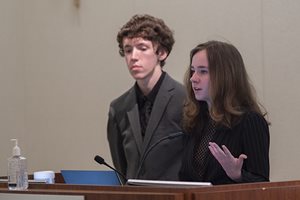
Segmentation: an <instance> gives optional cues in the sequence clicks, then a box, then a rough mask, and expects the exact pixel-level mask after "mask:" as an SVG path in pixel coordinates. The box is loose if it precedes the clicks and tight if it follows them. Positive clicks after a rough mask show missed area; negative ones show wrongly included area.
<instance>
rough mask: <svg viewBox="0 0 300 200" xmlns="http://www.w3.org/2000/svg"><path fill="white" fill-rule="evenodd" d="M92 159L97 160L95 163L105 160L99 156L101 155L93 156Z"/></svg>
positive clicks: (103, 162)
mask: <svg viewBox="0 0 300 200" xmlns="http://www.w3.org/2000/svg"><path fill="white" fill-rule="evenodd" d="M94 160H95V161H96V162H97V163H99V164H101V165H102V164H105V161H104V159H103V158H102V157H101V156H98V155H96V156H95V158H94Z"/></svg>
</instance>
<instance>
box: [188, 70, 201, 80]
mask: <svg viewBox="0 0 300 200" xmlns="http://www.w3.org/2000/svg"><path fill="white" fill-rule="evenodd" d="M199 80H200V79H199V76H198V75H197V73H196V72H194V73H193V74H192V76H191V78H190V81H191V82H199Z"/></svg>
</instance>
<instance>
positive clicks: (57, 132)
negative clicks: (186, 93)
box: [0, 0, 300, 181]
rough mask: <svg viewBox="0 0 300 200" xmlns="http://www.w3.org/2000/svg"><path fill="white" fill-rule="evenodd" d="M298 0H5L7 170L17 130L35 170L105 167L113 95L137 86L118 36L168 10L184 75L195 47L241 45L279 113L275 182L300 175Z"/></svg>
mask: <svg viewBox="0 0 300 200" xmlns="http://www.w3.org/2000/svg"><path fill="white" fill-rule="evenodd" d="M299 10H300V2H299V1H297V0H274V1H263V0H229V1H218V0H185V1H182V0H165V1H161V0H152V1H147V0H126V1H119V0H81V5H80V8H76V7H75V6H74V1H73V0H26V1H22V0H0V29H1V31H0V91H1V92H0V133H1V140H0V146H1V153H0V175H1V174H2V175H3V174H6V168H7V166H6V165H7V163H6V159H7V157H9V156H10V154H11V149H12V143H11V142H10V141H9V139H10V138H18V139H19V143H20V146H21V148H22V152H23V153H24V156H26V157H27V158H28V168H29V172H30V173H32V172H33V171H36V170H48V169H51V170H55V171H57V172H58V171H59V170H60V169H105V168H103V167H101V166H98V165H97V164H96V163H95V162H94V161H93V157H94V155H96V154H100V155H102V156H103V157H105V158H106V160H107V162H108V163H111V158H110V153H109V149H108V145H107V141H106V121H107V111H108V106H109V103H110V101H111V100H112V99H113V98H115V97H117V96H118V95H120V94H121V93H122V92H124V91H125V90H126V89H128V88H129V87H130V86H131V85H132V84H133V80H132V79H131V77H130V75H129V73H128V72H127V69H126V66H125V63H124V61H123V59H122V58H121V57H120V56H119V55H118V48H117V43H116V40H115V37H116V33H117V31H118V29H119V28H120V27H121V26H122V25H123V24H124V23H125V22H126V21H127V20H128V19H129V18H130V17H131V16H132V15H133V14H136V13H149V14H152V15H155V16H158V17H161V18H163V19H164V20H165V22H166V23H167V24H168V25H169V26H170V27H171V28H172V29H173V30H174V32H175V39H176V44H175V46H174V50H173V52H172V54H171V55H170V57H169V59H168V60H167V65H166V66H165V70H166V71H167V72H168V73H170V74H171V75H173V76H174V77H175V78H176V79H177V80H179V81H182V78H183V73H184V71H185V68H186V65H187V64H188V54H189V50H190V49H191V48H193V47H194V46H195V45H196V44H197V43H198V42H203V41H206V40H209V39H220V40H227V41H230V42H232V43H233V44H235V45H236V46H237V47H238V49H239V50H240V51H241V53H242V55H243V57H244V61H245V63H246V66H247V70H248V72H249V75H250V77H251V79H252V81H253V83H254V85H255V87H256V89H257V93H258V95H259V98H260V100H261V101H262V103H263V104H264V105H265V107H266V108H267V109H268V111H269V119H270V121H271V122H272V126H271V127H270V130H271V152H270V157H271V180H272V181H278V180H292V179H299V178H300V172H299V171H298V169H299V168H300V161H299V159H298V158H299V154H300V151H299V150H298V146H299V145H298V143H297V142H298V140H299V139H298V138H299V136H298V133H299V132H300V131H299V129H300V128H299V126H297V122H298V120H299V118H300V117H299V113H300V95H299V94H298V93H297V91H298V88H297V87H298V85H299V84H300V78H298V77H297V76H298V74H299V73H300V69H299V67H298V63H300V58H299V56H298V52H299V47H300V39H299V35H300V27H299V25H298V24H299V21H300V15H299Z"/></svg>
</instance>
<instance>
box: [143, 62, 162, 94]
mask: <svg viewBox="0 0 300 200" xmlns="http://www.w3.org/2000/svg"><path fill="white" fill-rule="evenodd" d="M161 74H162V70H161V67H159V68H158V67H157V68H156V69H155V70H154V71H153V73H152V74H151V75H149V77H146V78H145V79H143V80H137V84H138V86H139V88H140V90H141V91H142V92H143V94H144V95H145V96H147V95H148V94H149V93H150V92H151V90H152V89H153V87H154V86H155V84H156V83H157V81H158V80H159V78H160V76H161Z"/></svg>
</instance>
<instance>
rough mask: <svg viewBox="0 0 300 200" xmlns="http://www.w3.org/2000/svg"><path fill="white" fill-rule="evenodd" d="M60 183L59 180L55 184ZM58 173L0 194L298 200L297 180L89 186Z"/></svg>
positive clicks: (299, 184) (89, 199) (0, 187)
mask: <svg viewBox="0 0 300 200" xmlns="http://www.w3.org/2000/svg"><path fill="white" fill-rule="evenodd" d="M57 182H60V183H57ZM63 182H64V181H63V179H62V177H60V174H57V175H56V184H37V183H30V185H29V189H28V191H9V190H8V189H7V184H6V183H0V193H1V192H2V193H22V194H26V193H28V194H59V195H84V197H85V199H87V200H94V199H96V200H100V199H110V200H115V199H122V200H126V199H133V200H135V199H143V200H144V199H145V200H147V199H153V200H155V199H157V200H164V199H167V200H169V199H170V200H171V199H173V200H202V199H205V200H227V199H230V200H231V199H232V200H243V199H244V200H250V199H251V200H252V199H265V200H271V199H272V200H273V199H274V200H277V199H278V200H279V199H280V200H296V199H300V196H299V195H300V181H285V182H264V183H250V184H232V185H219V186H212V187H158V186H157V187H149V186H93V185H69V184H64V183H63Z"/></svg>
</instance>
